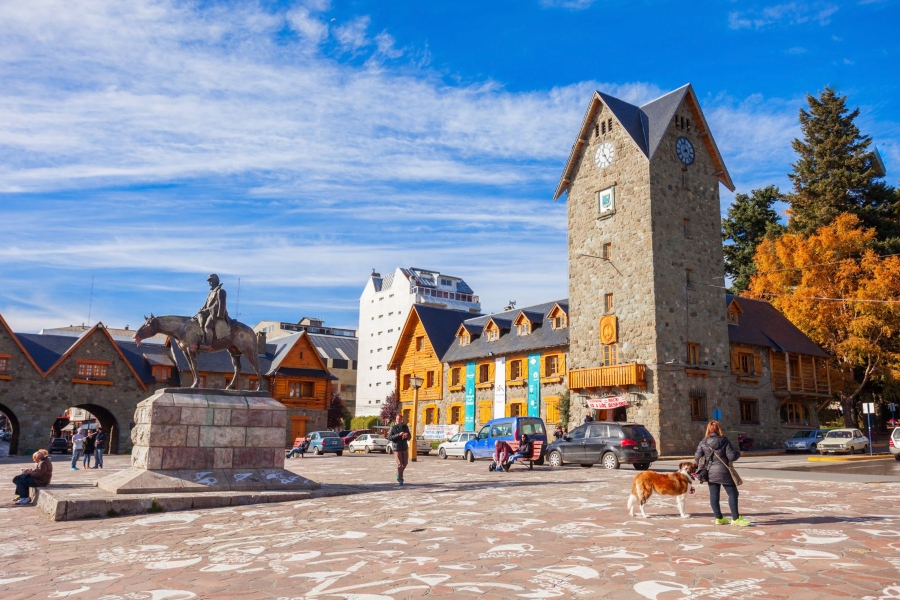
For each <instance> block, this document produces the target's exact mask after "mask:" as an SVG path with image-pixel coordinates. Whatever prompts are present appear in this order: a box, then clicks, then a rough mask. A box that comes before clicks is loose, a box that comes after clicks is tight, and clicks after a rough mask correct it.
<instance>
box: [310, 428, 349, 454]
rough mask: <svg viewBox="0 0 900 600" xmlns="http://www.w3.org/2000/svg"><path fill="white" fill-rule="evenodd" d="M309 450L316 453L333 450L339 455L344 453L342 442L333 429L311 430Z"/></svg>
mask: <svg viewBox="0 0 900 600" xmlns="http://www.w3.org/2000/svg"><path fill="white" fill-rule="evenodd" d="M309 450H312V453H313V454H316V455H319V454H324V453H325V452H334V453H335V454H337V455H338V456H341V455H342V454H344V442H343V440H341V436H339V435H338V434H336V433H335V432H333V431H313V432H312V433H310V434H309Z"/></svg>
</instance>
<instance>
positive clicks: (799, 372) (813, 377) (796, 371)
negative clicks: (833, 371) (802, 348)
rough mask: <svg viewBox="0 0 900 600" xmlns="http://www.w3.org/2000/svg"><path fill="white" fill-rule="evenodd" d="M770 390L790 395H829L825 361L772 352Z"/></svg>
mask: <svg viewBox="0 0 900 600" xmlns="http://www.w3.org/2000/svg"><path fill="white" fill-rule="evenodd" d="M771 358H772V388H773V389H774V390H776V391H781V392H789V393H791V394H823V395H824V394H830V393H831V378H830V374H829V372H828V367H827V365H826V363H825V360H823V359H821V358H815V357H812V356H807V355H804V354H790V353H787V352H772V354H771Z"/></svg>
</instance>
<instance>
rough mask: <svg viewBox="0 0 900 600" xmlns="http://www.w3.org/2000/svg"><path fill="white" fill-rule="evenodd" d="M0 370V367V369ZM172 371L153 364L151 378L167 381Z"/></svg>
mask: <svg viewBox="0 0 900 600" xmlns="http://www.w3.org/2000/svg"><path fill="white" fill-rule="evenodd" d="M0 366H2V365H0ZM0 370H2V369H0ZM171 374H172V371H171V370H170V369H169V367H161V366H159V365H155V366H154V367H153V380H154V381H168V380H169V377H170V376H171Z"/></svg>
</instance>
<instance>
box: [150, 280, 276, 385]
mask: <svg viewBox="0 0 900 600" xmlns="http://www.w3.org/2000/svg"><path fill="white" fill-rule="evenodd" d="M206 280H207V281H208V282H209V295H207V297H206V303H205V304H204V305H203V307H202V308H200V310H199V311H198V312H197V314H196V315H194V316H193V317H178V316H167V317H155V316H153V313H150V316H149V317H146V316H145V317H144V319H145V321H144V324H143V325H141V327H140V329H138V330H137V331H136V332H135V334H134V342H135V343H136V344H138V345H140V343H141V341H142V340H145V339H147V338H149V337H152V336H154V335H156V334H158V333H162V334H164V335H167V336H169V337H170V338H172V339H173V340H175V342H176V343H177V344H178V347H179V348H180V349H181V352H182V353H183V354H184V356H185V358H186V359H187V361H188V365H190V367H191V374H192V375H193V376H194V383H193V384H192V385H191V387H192V388H196V387H199V386H200V377H199V375H198V373H197V356H198V355H200V354H203V353H205V352H218V351H220V350H228V354H230V355H231V364H232V365H234V377H232V379H231V383H229V384H228V386H227V387H226V388H225V389H226V390H231V389H234V386H235V384H236V383H237V380H238V375H239V374H240V372H241V356H242V355H243V356H244V357H246V358H247V362H249V363H250V366H251V367H253V370H254V371H256V382H257V383H256V389H257V391H259V390H261V389H263V388H262V386H263V377H262V373H260V371H259V355H258V351H257V342H256V333H254V331H253V330H252V329H251V328H250V327H248V326H247V325H244V324H243V323H241V322H239V321H235V320H234V319H231V318H229V316H228V310H227V309H226V306H225V290H224V289H223V288H222V284H221V283H220V282H219V276H218V275H216V274H215V273H213V274H212V275H210V276H209V277H207V279H206Z"/></svg>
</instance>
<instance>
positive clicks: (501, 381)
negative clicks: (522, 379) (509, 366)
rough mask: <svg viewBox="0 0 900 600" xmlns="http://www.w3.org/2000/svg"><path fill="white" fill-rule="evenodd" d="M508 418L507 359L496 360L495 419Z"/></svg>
mask: <svg viewBox="0 0 900 600" xmlns="http://www.w3.org/2000/svg"><path fill="white" fill-rule="evenodd" d="M505 416H506V358H505V357H504V358H497V359H494V418H495V419H499V418H500V417H505Z"/></svg>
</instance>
